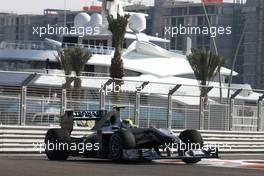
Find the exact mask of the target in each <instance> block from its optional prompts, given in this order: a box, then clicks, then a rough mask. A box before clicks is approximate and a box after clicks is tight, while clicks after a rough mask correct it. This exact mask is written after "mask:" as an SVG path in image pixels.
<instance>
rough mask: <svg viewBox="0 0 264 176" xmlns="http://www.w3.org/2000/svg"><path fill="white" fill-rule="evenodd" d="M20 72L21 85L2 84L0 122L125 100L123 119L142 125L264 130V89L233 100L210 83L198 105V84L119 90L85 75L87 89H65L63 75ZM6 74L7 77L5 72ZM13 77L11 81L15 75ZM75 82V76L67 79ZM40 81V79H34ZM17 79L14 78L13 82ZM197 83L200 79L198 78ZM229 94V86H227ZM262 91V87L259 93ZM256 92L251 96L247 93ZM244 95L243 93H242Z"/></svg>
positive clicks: (39, 119)
mask: <svg viewBox="0 0 264 176" xmlns="http://www.w3.org/2000/svg"><path fill="white" fill-rule="evenodd" d="M1 74H3V75H7V77H8V76H10V75H9V74H18V75H19V76H18V78H17V79H20V78H21V80H19V81H20V82H19V83H18V84H17V85H10V84H6V85H5V84H4V85H0V124H2V125H26V126H27V125H36V126H39V125H49V124H58V122H59V117H60V115H61V114H63V113H64V111H65V110H67V109H72V110H98V109H105V110H111V109H112V106H113V105H116V104H121V105H123V106H125V107H126V109H124V110H122V111H121V116H122V118H131V119H132V120H134V122H135V123H136V124H137V125H138V126H142V127H149V126H154V127H158V128H162V127H163V128H165V127H168V128H170V127H171V128H172V129H187V128H189V129H201V130H220V131H263V130H264V111H263V110H264V107H263V98H264V96H262V95H263V92H264V91H262V93H256V92H253V90H246V89H245V90H244V89H243V91H242V92H240V93H239V92H238V91H240V89H238V88H231V90H232V91H231V93H232V96H231V98H230V99H227V98H226V97H224V98H223V100H224V101H223V102H222V103H220V102H219V97H218V92H219V87H210V88H211V89H210V90H211V92H209V93H208V97H207V98H208V101H207V103H206V104H205V103H200V104H199V98H200V97H199V95H200V90H199V88H200V87H199V86H197V85H186V84H185V85H184V84H168V83H158V82H142V81H137V80H123V81H122V83H123V84H122V85H121V86H120V88H121V91H120V92H114V89H113V87H114V88H115V81H118V80H112V79H109V78H108V77H80V78H81V79H82V84H83V87H82V89H80V90H78V89H75V88H74V87H71V88H68V89H66V88H65V87H64V86H63V84H64V83H65V76H64V75H49V74H40V73H27V72H14V73H10V72H1ZM15 76H16V75H12V78H13V77H15ZM3 77H5V76H3ZM12 78H10V79H12ZM68 78H69V79H70V80H71V81H72V82H73V81H74V80H75V78H76V77H72V76H70V77H68ZM35 80H37V83H36V82H35ZM11 81H12V80H11ZM194 81H195V80H194ZM222 90H223V92H224V93H226V92H227V88H226V87H222ZM258 92H260V91H258ZM246 93H247V94H251V95H253V96H251V97H250V98H247V97H246V95H245V94H246ZM238 95H240V96H238Z"/></svg>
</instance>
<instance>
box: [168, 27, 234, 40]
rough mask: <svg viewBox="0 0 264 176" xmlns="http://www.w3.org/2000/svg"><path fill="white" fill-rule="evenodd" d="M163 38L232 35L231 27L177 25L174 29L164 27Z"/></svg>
mask: <svg viewBox="0 0 264 176" xmlns="http://www.w3.org/2000/svg"><path fill="white" fill-rule="evenodd" d="M164 31H165V32H164V34H165V36H171V37H172V38H173V37H177V35H210V36H211V37H213V38H214V37H217V36H221V35H231V34H232V27H230V26H227V27H222V26H218V27H216V26H211V27H207V26H203V27H197V26H196V27H194V26H190V25H189V24H188V25H187V26H183V25H181V24H180V25H179V26H176V27H168V26H165V28H164Z"/></svg>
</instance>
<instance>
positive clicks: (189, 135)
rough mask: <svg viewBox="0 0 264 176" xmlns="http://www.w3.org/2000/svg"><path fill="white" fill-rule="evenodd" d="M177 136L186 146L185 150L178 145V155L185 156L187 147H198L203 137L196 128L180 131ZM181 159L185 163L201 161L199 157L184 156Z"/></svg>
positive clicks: (201, 145) (201, 143)
mask: <svg viewBox="0 0 264 176" xmlns="http://www.w3.org/2000/svg"><path fill="white" fill-rule="evenodd" d="M179 138H180V139H181V141H182V142H183V143H184V144H185V146H186V148H185V150H181V147H179V150H178V153H179V156H185V152H187V151H188V150H189V149H192V147H193V145H196V146H199V147H200V148H202V147H203V138H202V136H201V134H200V133H199V132H198V131H196V130H185V131H183V132H181V133H180V135H179ZM191 146H192V147H191ZM182 161H183V162H185V163H187V164H194V163H197V162H199V161H201V159H197V158H184V159H182Z"/></svg>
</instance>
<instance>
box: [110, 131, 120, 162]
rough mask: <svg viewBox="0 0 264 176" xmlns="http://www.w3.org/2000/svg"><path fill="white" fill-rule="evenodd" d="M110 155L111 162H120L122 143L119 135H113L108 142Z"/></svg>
mask: <svg viewBox="0 0 264 176" xmlns="http://www.w3.org/2000/svg"><path fill="white" fill-rule="evenodd" d="M110 155H111V159H112V160H113V161H121V160H122V157H123V141H122V136H121V135H120V133H114V134H113V135H112V137H111V140H110Z"/></svg>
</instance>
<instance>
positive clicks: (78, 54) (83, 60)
mask: <svg viewBox="0 0 264 176" xmlns="http://www.w3.org/2000/svg"><path fill="white" fill-rule="evenodd" d="M69 57H70V60H71V65H72V71H74V72H75V75H76V79H74V88H75V89H76V90H79V89H81V87H82V81H81V78H80V76H81V75H82V72H83V71H84V68H85V65H86V64H87V62H88V61H89V60H90V58H91V57H92V54H91V53H90V52H89V51H87V50H86V49H83V48H80V47H76V48H70V49H69Z"/></svg>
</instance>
